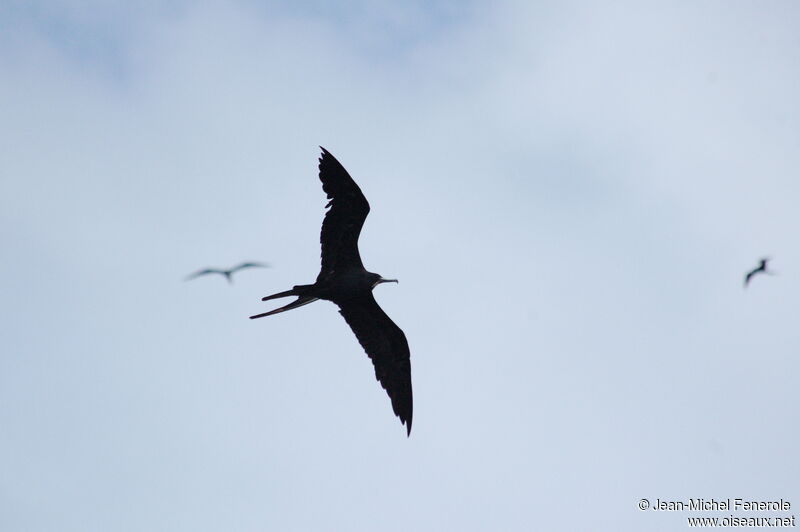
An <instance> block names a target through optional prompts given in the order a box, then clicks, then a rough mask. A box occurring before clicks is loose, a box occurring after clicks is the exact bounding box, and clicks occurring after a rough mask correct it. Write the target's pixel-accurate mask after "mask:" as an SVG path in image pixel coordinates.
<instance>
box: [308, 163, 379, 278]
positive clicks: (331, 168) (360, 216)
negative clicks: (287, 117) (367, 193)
mask: <svg viewBox="0 0 800 532" xmlns="http://www.w3.org/2000/svg"><path fill="white" fill-rule="evenodd" d="M321 149H322V155H321V156H320V158H319V180H320V181H322V190H324V191H325V193H326V194H327V195H328V199H329V200H330V201H329V202H328V205H327V207H330V209H329V210H328V212H327V213H325V219H324V220H323V221H322V232H321V233H320V237H319V240H320V244H321V245H322V267H321V269H320V272H319V276H318V277H317V280H320V279H323V278H325V277H326V276H328V275H330V274H331V273H332V272H334V271H341V270H345V269H349V268H363V267H364V265H363V263H362V262H361V255H360V254H359V253H358V237H359V235H360V234H361V228H362V227H363V225H364V220H365V219H366V218H367V214H369V203H367V199H366V198H365V197H364V194H362V193H361V189H360V188H358V185H356V183H355V181H353V178H352V177H350V174H348V173H347V170H345V169H344V167H343V166H342V165H341V164H340V163H339V161H337V160H336V158H335V157H334V156H333V155H331V154H330V153H329V152H328V150H326V149H325V148H321Z"/></svg>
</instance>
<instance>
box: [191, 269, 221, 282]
mask: <svg viewBox="0 0 800 532" xmlns="http://www.w3.org/2000/svg"><path fill="white" fill-rule="evenodd" d="M210 273H219V274H221V275H225V272H224V271H222V270H216V269H214V268H206V269H205V270H197V271H196V272H194V273H193V274H191V275H188V276H187V277H186V279H184V281H191V280H192V279H194V278H196V277H200V276H201V275H208V274H210Z"/></svg>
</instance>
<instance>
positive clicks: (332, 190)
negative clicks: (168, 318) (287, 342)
mask: <svg viewBox="0 0 800 532" xmlns="http://www.w3.org/2000/svg"><path fill="white" fill-rule="evenodd" d="M320 149H322V155H321V156H320V158H319V179H320V181H322V190H323V191H324V192H325V193H326V194H327V196H328V199H329V200H330V201H329V202H328V205H326V208H328V207H330V210H328V211H327V213H326V214H325V218H324V220H323V222H322V232H321V234H320V244H321V246H322V265H321V268H320V272H319V275H317V280H316V282H315V283H314V284H304V285H297V286H294V287H293V288H292V289H291V290H286V291H285V292H279V293H277V294H273V295H271V296H266V297H264V298H262V301H268V300H270V299H276V298H280V297H288V296H297V299H296V300H295V301H293V302H292V303H289V304H288V305H286V306H283V307H280V308H278V309H275V310H271V311H269V312H264V313H263V314H257V315H255V316H250V319H255V318H262V317H264V316H271V315H272V314H278V313H280V312H285V311H287V310H291V309H294V308H297V307H301V306H303V305H307V304H309V303H313V302H314V301H316V300H318V299H325V300H327V301H331V302H333V303H335V304H336V305H337V306H338V307H339V313H340V314H341V315H342V316H343V317H344V319H345V321H346V322H347V324H348V325H350V328H351V329H352V330H353V332H354V333H355V335H356V338H357V339H358V342H359V343H360V344H361V346H362V347H363V348H364V351H366V353H367V355H368V356H369V358H370V359H372V363H373V365H374V366H375V377H376V378H377V379H378V381H379V382H380V383H381V386H383V388H384V389H385V390H386V393H387V394H388V395H389V398H390V399H391V401H392V409H393V410H394V413H395V415H396V416H397V417H399V418H400V422H401V423H403V424H405V425H406V429H407V434H408V435H411V417H412V412H413V399H412V394H411V358H410V351H409V348H408V341H407V340H406V335H405V334H404V333H403V331H402V330H401V329H400V327H398V326H397V325H395V323H394V322H393V321H392V320H391V319H390V318H389V316H387V315H386V313H385V312H384V311H383V310H382V309H381V307H380V306H378V303H377V302H376V301H375V298H374V297H373V296H372V289H373V288H375V287H376V286H378V285H379V284H381V283H390V282H391V283H396V282H397V279H384V278H383V277H381V276H380V275H378V274H377V273H371V272H368V271H367V270H366V269H365V268H364V264H363V263H362V262H361V255H360V254H359V251H358V237H359V235H360V234H361V228H362V227H363V225H364V220H365V219H366V218H367V214H369V203H368V202H367V199H366V198H365V197H364V194H363V193H362V192H361V189H360V188H359V187H358V185H357V184H356V183H355V181H353V178H352V177H350V174H348V173H347V170H345V169H344V167H343V166H342V165H341V164H340V163H339V161H337V160H336V158H335V157H334V156H333V155H331V154H330V152H328V150H326V149H325V148H322V147H321V146H320Z"/></svg>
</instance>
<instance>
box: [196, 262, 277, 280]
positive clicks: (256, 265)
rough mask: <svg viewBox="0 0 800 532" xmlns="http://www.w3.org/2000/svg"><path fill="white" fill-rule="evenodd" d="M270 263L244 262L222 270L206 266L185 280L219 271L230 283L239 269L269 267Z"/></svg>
mask: <svg viewBox="0 0 800 532" xmlns="http://www.w3.org/2000/svg"><path fill="white" fill-rule="evenodd" d="M268 267H269V264H264V263H261V262H243V263H241V264H239V265H238V266H234V267H233V268H231V269H230V270H221V269H219V268H206V269H205V270H198V271H196V272H194V273H193V274H191V275H189V276H188V277H187V278H186V279H184V281H191V280H192V279H196V278H197V277H200V276H201V275H209V274H212V273H218V274H220V275H224V276H225V278H226V279H227V280H228V282H229V283H232V282H233V278H232V277H231V276H232V275H233V274H234V273H236V272H238V271H239V270H244V269H245V268H268Z"/></svg>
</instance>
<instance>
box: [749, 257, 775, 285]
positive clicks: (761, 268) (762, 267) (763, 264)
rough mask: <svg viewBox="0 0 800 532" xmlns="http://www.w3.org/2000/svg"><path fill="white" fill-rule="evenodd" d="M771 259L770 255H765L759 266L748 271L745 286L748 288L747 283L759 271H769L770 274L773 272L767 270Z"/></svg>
mask: <svg viewBox="0 0 800 532" xmlns="http://www.w3.org/2000/svg"><path fill="white" fill-rule="evenodd" d="M768 261H769V257H765V258H763V259H761V262H759V263H758V267H757V268H754V269H753V270H751V271H749V272H747V275H745V276H744V287H745V288H747V285H748V284H750V279H752V278H753V276H754V275H756V274H757V273H768V274H770V275H772V274H773V272H772V271H770V270H767V262H768Z"/></svg>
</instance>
